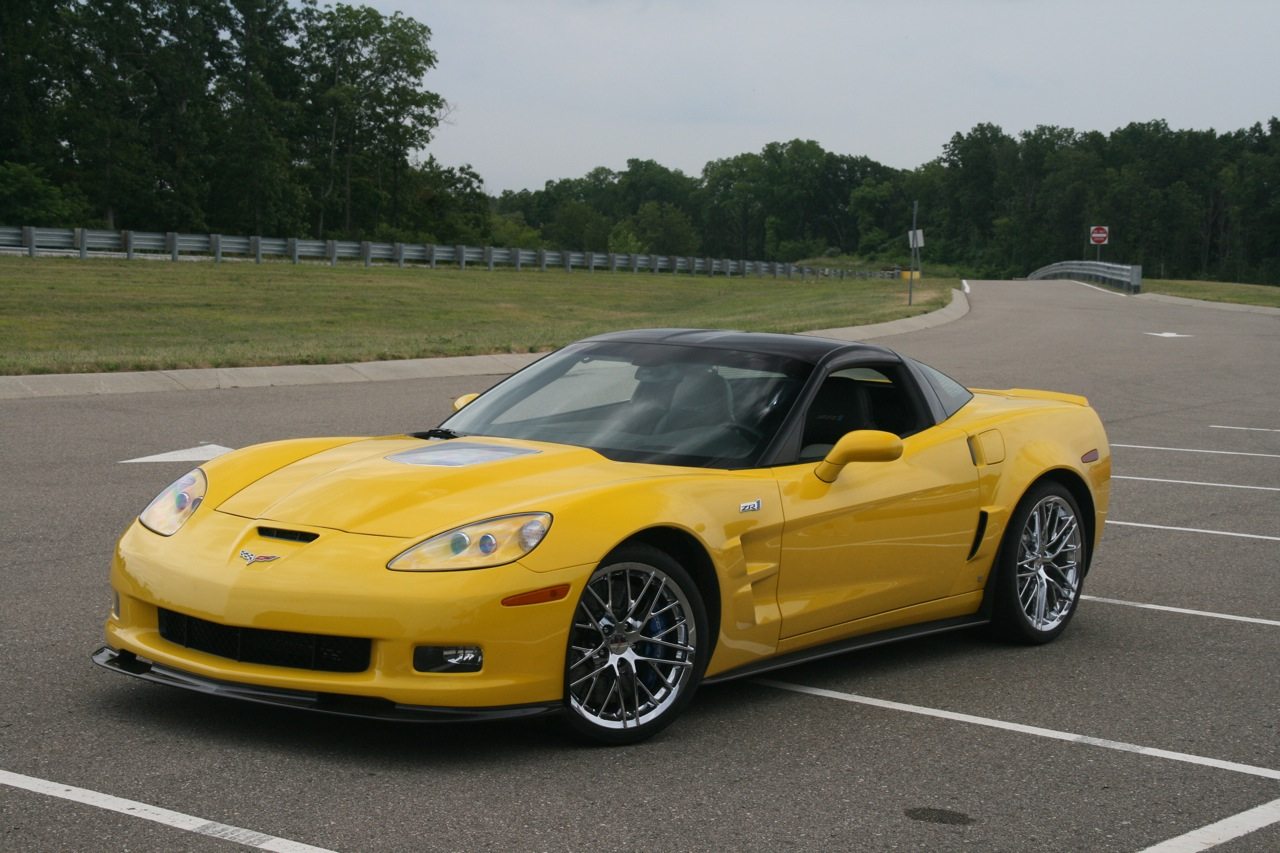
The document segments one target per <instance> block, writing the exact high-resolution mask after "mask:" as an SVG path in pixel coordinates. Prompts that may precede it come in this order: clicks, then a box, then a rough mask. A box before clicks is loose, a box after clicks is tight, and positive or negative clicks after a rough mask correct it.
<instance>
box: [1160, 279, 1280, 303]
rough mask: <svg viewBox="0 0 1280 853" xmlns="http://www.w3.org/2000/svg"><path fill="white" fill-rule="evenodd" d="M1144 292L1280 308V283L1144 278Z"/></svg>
mask: <svg viewBox="0 0 1280 853" xmlns="http://www.w3.org/2000/svg"><path fill="white" fill-rule="evenodd" d="M1142 290H1143V292H1145V293H1164V294H1168V295H1169V296H1183V297H1186V298H1187V299H1204V300H1207V301H1209V302H1234V303H1236V304H1238V305H1263V306H1267V307H1270V308H1280V287H1276V286H1274V285H1267V284H1231V283H1227V282H1219V281H1176V280H1171V279H1158V278H1144V279H1143V280H1142Z"/></svg>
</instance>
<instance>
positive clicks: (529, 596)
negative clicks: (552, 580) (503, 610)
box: [502, 583, 569, 607]
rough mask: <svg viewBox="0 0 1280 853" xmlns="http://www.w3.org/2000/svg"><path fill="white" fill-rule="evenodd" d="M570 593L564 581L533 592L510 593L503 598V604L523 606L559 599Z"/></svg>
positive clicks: (505, 605)
mask: <svg viewBox="0 0 1280 853" xmlns="http://www.w3.org/2000/svg"><path fill="white" fill-rule="evenodd" d="M568 594H569V585H568V584H567V583H562V584H560V585H558V586H549V587H545V588H543V589H535V590H533V591H532V592H522V593H520V594H519V595H509V596H507V597H506V598H504V599H502V606H503V607H521V606H523V605H525V604H546V603H547V602H548V601H559V600H560V599H562V598H564V597H565V596H567V595H568Z"/></svg>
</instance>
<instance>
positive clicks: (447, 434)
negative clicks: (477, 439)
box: [409, 427, 462, 439]
mask: <svg viewBox="0 0 1280 853" xmlns="http://www.w3.org/2000/svg"><path fill="white" fill-rule="evenodd" d="M409 435H411V436H413V437H414V438H445V439H448V438H461V437H462V433H460V432H455V431H454V430H451V429H448V428H447V427H432V428H431V429H429V430H426V431H425V432H411V433H409Z"/></svg>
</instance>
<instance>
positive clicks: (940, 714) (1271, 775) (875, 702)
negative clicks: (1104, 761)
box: [754, 678, 1280, 780]
mask: <svg viewBox="0 0 1280 853" xmlns="http://www.w3.org/2000/svg"><path fill="white" fill-rule="evenodd" d="M754 683H755V684H760V685H763V686H765V687H773V688H776V689H778V690H789V691H791V692H792V693H806V694H808V695H810V696H821V697H823V698H824V699H838V700H840V701H841V702H854V703H857V704H859V705H871V706H872V707H875V708H884V709H886V710H889V711H905V712H906V713H908V714H920V715H922V716H925V717H937V718H939V719H943V720H954V721H955V722H960V723H971V724H973V725H975V726H986V727H987V728H992V729H1002V730H1004V731H1010V732H1018V733H1020V734H1026V735H1035V736H1036V737H1043V738H1049V739H1051V740H1061V741H1067V742H1068V743H1082V744H1085V745H1087V746H1100V747H1102V748H1103V749H1115V750H1119V751H1120V752H1135V753H1137V754H1138V755H1147V756H1150V757H1152V758H1164V759H1166V760H1169V761H1179V762H1182V763H1184V764H1197V765H1199V766H1201V767H1213V768H1216V769H1218V770H1230V771H1232V772H1233V773H1244V774H1247V775H1249V776H1261V777H1262V778H1264V779H1276V780H1280V770H1273V769H1271V768H1270V767H1255V766H1254V765H1252V764H1240V763H1237V762H1235V761H1223V760H1222V759H1219V758H1206V757H1205V756H1202V755H1189V754H1187V753H1185V752H1170V751H1169V750H1167V749H1155V748H1153V747H1149V746H1139V745H1138V744H1136V743H1125V742H1123V741H1118V740H1106V739H1105V738H1096V737H1089V736H1088V735H1078V734H1073V733H1072V732H1060V731H1057V730H1055V729H1042V728H1040V727H1039V726H1024V725H1023V724H1021V723H1010V722H1006V721H1004V720H993V719H991V718H990V717H975V716H973V715H972V714H960V713H957V712H955V711H943V710H941V709H939V708H926V707H924V706H922V705H908V704H905V703H903V702H890V701H888V700H886V699H873V698H871V697H870V696H859V695H858V694H856V693H840V692H838V691H835V690H824V689H823V688H821V687H807V686H805V685H803V684H791V683H788V682H785V681H773V680H772V679H768V678H757V679H755V681H754Z"/></svg>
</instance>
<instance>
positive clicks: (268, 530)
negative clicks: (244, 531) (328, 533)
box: [258, 527, 320, 542]
mask: <svg viewBox="0 0 1280 853" xmlns="http://www.w3.org/2000/svg"><path fill="white" fill-rule="evenodd" d="M258 535H259V536H261V537H262V538H263V539H283V540H284V541H286V542H314V541H316V540H317V539H319V538H320V534H319V533H310V532H308V531H306V530H285V529H284V528H283V527H259V528H258Z"/></svg>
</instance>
